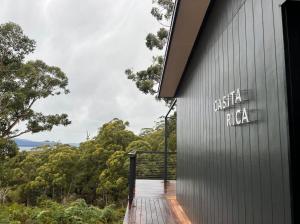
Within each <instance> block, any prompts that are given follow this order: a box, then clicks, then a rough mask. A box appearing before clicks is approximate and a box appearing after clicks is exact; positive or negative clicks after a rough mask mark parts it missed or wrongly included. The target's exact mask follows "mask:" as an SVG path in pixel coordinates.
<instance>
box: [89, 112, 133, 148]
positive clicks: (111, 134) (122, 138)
mask: <svg viewBox="0 0 300 224" xmlns="http://www.w3.org/2000/svg"><path fill="white" fill-rule="evenodd" d="M128 125H129V123H128V122H127V121H125V122H124V121H122V120H119V119H117V118H115V119H113V120H112V121H110V122H108V123H106V124H104V125H103V126H102V127H101V128H100V130H99V134H98V135H97V136H96V138H95V141H96V142H99V143H100V145H101V146H103V147H105V148H106V147H108V148H110V149H111V150H112V151H113V152H114V151H117V150H120V148H119V147H121V148H122V149H123V150H124V149H125V148H126V147H127V146H128V145H129V143H130V142H132V141H133V140H135V139H136V136H135V135H134V133H133V132H132V131H129V130H126V128H127V127H128Z"/></svg>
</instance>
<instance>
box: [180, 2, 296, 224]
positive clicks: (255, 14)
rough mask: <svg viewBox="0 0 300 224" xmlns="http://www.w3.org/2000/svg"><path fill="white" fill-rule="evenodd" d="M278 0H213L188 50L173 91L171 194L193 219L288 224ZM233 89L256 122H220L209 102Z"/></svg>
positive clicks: (221, 115)
mask: <svg viewBox="0 0 300 224" xmlns="http://www.w3.org/2000/svg"><path fill="white" fill-rule="evenodd" d="M282 2H283V1H282V0H226V1H225V0H215V1H214V3H213V5H212V6H211V9H210V11H209V14H208V16H207V20H206V23H205V26H204V28H203V30H202V32H201V35H200V37H199V38H198V40H197V43H196V45H195V47H194V50H193V53H192V56H191V59H190V61H189V64H188V67H187V70H186V72H185V76H184V79H183V80H182V82H181V85H180V87H179V90H178V93H177V99H178V101H177V125H178V127H177V132H178V137H177V141H178V142H177V145H178V149H177V156H178V160H177V161H178V165H177V198H178V200H179V201H180V203H181V204H182V205H183V207H184V208H185V211H186V213H187V214H188V215H189V217H190V218H191V220H192V222H193V223H201V224H210V223H218V224H219V223H222V224H223V223H224V224H243V223H251V224H269V223H270V224H283V223H286V224H290V223H291V214H290V213H291V212H290V191H289V188H290V186H289V170H288V169H289V164H288V149H289V147H288V144H289V143H288V117H287V102H286V82H285V63H284V46H283V31H282V17H281V7H280V4H281V3H282ZM237 88H241V89H242V90H248V92H249V94H250V100H249V101H248V102H246V103H245V104H244V105H246V108H248V109H249V110H250V111H253V113H254V114H256V116H257V118H258V120H257V122H254V123H251V124H247V125H242V126H235V127H227V126H226V117H225V115H226V113H225V112H224V111H218V112H214V110H213V102H214V100H215V99H219V98H220V97H222V96H223V95H226V94H227V93H229V92H231V91H233V90H235V89H237ZM231 110H233V109H231Z"/></svg>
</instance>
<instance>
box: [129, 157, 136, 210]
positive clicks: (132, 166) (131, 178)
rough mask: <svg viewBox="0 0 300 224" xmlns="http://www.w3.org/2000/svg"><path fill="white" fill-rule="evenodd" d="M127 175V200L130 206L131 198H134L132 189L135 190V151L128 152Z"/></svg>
mask: <svg viewBox="0 0 300 224" xmlns="http://www.w3.org/2000/svg"><path fill="white" fill-rule="evenodd" d="M129 159H130V163H129V176H128V190H129V193H128V201H129V206H130V207H131V204H132V201H133V198H134V190H135V179H136V152H131V153H129Z"/></svg>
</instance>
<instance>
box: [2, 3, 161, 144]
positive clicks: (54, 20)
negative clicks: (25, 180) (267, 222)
mask: <svg viewBox="0 0 300 224" xmlns="http://www.w3.org/2000/svg"><path fill="white" fill-rule="evenodd" d="M151 2H152V0H130V1H128V0H114V1H112V0H84V1H83V0H0V23H5V22H8V21H11V22H15V23H17V24H19V25H21V27H22V28H23V30H24V32H25V34H26V35H28V36H29V37H30V38H32V39H35V40H36V42H37V48H36V51H35V53H34V54H33V55H31V56H30V58H32V59H41V60H43V61H45V62H46V63H47V64H49V65H55V66H59V67H60V68H61V69H62V70H63V71H64V72H65V73H66V74H67V75H68V77H69V88H70V90H71V93H70V94H68V95H66V96H55V97H52V98H51V99H46V100H44V101H43V102H41V103H39V104H38V105H36V106H35V109H36V110H38V111H42V112H44V113H67V114H69V117H70V119H71V120H72V124H71V125H70V126H68V127H58V128H54V129H53V130H52V132H44V133H39V134H34V135H31V134H28V135H23V136H22V138H27V139H32V140H54V141H61V142H64V143H68V142H69V143H71V142H72V143H73V142H75V143H77V142H80V141H83V140H85V138H86V132H87V131H88V132H90V133H91V135H95V134H96V133H97V130H98V128H99V127H100V126H101V125H102V124H103V123H105V122H108V121H110V120H111V119H113V118H115V117H117V118H120V119H123V120H127V121H129V122H130V129H131V130H133V131H134V132H136V133H138V132H139V131H140V129H141V128H144V127H152V126H153V125H154V121H155V120H157V119H158V117H160V116H161V115H163V114H165V113H166V111H167V109H166V107H165V105H164V103H162V102H160V103H159V102H156V101H155V100H154V98H153V96H145V95H143V94H142V93H141V92H139V91H138V90H137V89H136V87H135V84H134V83H132V82H131V81H130V80H127V78H126V76H125V75H124V70H125V69H126V68H128V67H132V68H134V69H142V68H145V66H147V65H149V63H150V62H151V57H152V53H151V52H150V51H149V50H148V49H147V48H146V46H145V36H146V35H147V33H148V32H155V31H156V30H157V29H158V27H159V24H158V23H157V22H156V21H155V20H154V18H153V17H152V16H151V14H150V10H151Z"/></svg>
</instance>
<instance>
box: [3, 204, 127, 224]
mask: <svg viewBox="0 0 300 224" xmlns="http://www.w3.org/2000/svg"><path fill="white" fill-rule="evenodd" d="M123 215H124V211H123V209H117V208H115V206H113V205H111V206H107V207H105V208H103V209H100V208H98V207H95V206H91V205H88V204H86V202H85V201H84V200H83V199H78V200H76V201H73V202H70V203H68V204H65V205H62V204H59V203H57V202H54V201H51V200H44V201H41V203H40V204H39V207H28V206H24V205H21V204H15V203H14V204H11V205H5V206H3V205H2V206H1V205H0V223H20V224H23V223H24V224H25V223H30V224H54V223H57V224H118V223H121V221H120V220H121V219H122V218H123Z"/></svg>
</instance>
